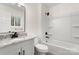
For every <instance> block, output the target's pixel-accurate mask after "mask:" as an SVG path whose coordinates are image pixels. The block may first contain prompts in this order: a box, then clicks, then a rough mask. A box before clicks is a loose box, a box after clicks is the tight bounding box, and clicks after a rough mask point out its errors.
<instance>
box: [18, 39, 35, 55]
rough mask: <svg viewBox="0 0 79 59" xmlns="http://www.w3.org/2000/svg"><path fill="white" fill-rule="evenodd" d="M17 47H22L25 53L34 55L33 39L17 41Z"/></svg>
mask: <svg viewBox="0 0 79 59" xmlns="http://www.w3.org/2000/svg"><path fill="white" fill-rule="evenodd" d="M19 47H20V48H22V53H23V51H24V54H25V55H34V40H33V39H31V40H27V41H23V42H20V43H19Z"/></svg>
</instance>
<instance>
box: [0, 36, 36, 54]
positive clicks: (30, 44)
mask: <svg viewBox="0 0 79 59" xmlns="http://www.w3.org/2000/svg"><path fill="white" fill-rule="evenodd" d="M34 38H35V36H33V35H32V36H30V35H28V36H26V37H25V36H22V37H19V38H13V39H4V40H1V41H0V55H33V54H34Z"/></svg>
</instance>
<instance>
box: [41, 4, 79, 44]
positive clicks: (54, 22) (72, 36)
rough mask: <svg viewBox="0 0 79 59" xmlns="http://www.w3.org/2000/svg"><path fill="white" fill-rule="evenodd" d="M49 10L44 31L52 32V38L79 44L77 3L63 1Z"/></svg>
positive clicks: (78, 9)
mask: <svg viewBox="0 0 79 59" xmlns="http://www.w3.org/2000/svg"><path fill="white" fill-rule="evenodd" d="M49 11H50V16H49V17H48V21H47V22H49V23H46V25H47V27H46V28H47V29H46V31H48V32H49V33H52V35H53V37H52V39H55V40H60V41H64V42H69V43H75V44H79V4H77V3H70V4H68V3H63V4H59V5H56V6H54V7H51V8H50V9H49ZM42 20H45V19H42ZM43 32H44V31H43Z"/></svg>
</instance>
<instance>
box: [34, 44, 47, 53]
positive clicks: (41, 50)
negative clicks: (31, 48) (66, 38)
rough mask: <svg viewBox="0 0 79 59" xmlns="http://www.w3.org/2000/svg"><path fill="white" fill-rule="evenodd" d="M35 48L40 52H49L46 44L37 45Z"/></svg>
mask: <svg viewBox="0 0 79 59" xmlns="http://www.w3.org/2000/svg"><path fill="white" fill-rule="evenodd" d="M35 47H36V48H37V50H38V51H39V52H48V47H47V46H46V45H44V44H36V45H35Z"/></svg>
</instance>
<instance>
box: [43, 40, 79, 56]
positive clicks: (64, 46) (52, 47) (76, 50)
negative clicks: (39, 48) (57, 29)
mask: <svg viewBox="0 0 79 59" xmlns="http://www.w3.org/2000/svg"><path fill="white" fill-rule="evenodd" d="M42 43H43V44H45V45H47V46H48V51H49V52H50V53H51V54H54V55H79V45H76V44H72V43H67V42H63V41H58V40H55V39H53V40H50V39H49V41H48V42H46V41H43V40H42Z"/></svg>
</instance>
